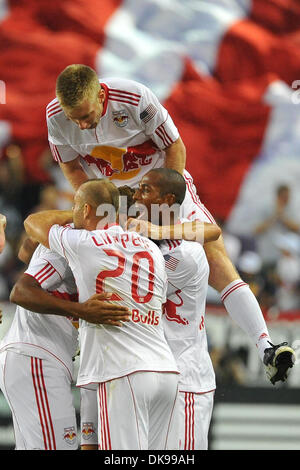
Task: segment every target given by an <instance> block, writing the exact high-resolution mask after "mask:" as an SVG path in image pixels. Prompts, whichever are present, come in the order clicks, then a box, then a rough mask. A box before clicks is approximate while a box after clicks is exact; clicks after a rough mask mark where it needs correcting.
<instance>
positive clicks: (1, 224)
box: [0, 214, 6, 253]
mask: <svg viewBox="0 0 300 470" xmlns="http://www.w3.org/2000/svg"><path fill="white" fill-rule="evenodd" d="M5 228H6V217H5V215H3V214H0V253H2V251H3V249H4V246H5Z"/></svg>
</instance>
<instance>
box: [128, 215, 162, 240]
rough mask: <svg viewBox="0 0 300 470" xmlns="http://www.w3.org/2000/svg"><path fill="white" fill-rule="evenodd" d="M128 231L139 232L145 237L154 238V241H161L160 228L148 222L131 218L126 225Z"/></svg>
mask: <svg viewBox="0 0 300 470" xmlns="http://www.w3.org/2000/svg"><path fill="white" fill-rule="evenodd" d="M126 230H127V231H128V232H137V233H139V234H140V235H143V236H144V237H148V238H152V240H159V239H160V234H159V226H158V225H154V224H152V223H151V222H148V221H147V220H142V219H133V218H131V217H129V218H128V220H127V223H126Z"/></svg>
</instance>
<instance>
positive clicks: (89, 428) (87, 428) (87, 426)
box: [81, 423, 96, 441]
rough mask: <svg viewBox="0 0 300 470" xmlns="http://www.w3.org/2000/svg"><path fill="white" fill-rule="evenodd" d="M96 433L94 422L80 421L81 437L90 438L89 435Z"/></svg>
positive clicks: (86, 439)
mask: <svg viewBox="0 0 300 470" xmlns="http://www.w3.org/2000/svg"><path fill="white" fill-rule="evenodd" d="M95 433H96V431H95V426H94V423H82V427H81V434H82V438H83V439H84V440H85V441H88V440H89V439H91V437H92V436H93V435H94V434H95Z"/></svg>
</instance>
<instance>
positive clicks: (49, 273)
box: [36, 265, 56, 284]
mask: <svg viewBox="0 0 300 470" xmlns="http://www.w3.org/2000/svg"><path fill="white" fill-rule="evenodd" d="M55 272H56V271H55V269H54V268H53V267H52V266H51V265H50V266H49V267H48V269H47V270H46V271H44V272H43V273H42V274H41V275H40V276H39V277H36V280H37V281H38V282H39V283H40V284H43V282H45V281H46V280H47V279H49V277H51V276H52V275H53V274H54V273H55Z"/></svg>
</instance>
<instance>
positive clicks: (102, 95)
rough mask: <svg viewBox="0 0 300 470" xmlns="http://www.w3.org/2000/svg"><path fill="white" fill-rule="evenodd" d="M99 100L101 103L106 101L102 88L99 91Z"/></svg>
mask: <svg viewBox="0 0 300 470" xmlns="http://www.w3.org/2000/svg"><path fill="white" fill-rule="evenodd" d="M98 98H99V101H100V103H103V102H104V100H105V91H104V89H103V88H100V90H99V91H98Z"/></svg>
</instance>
